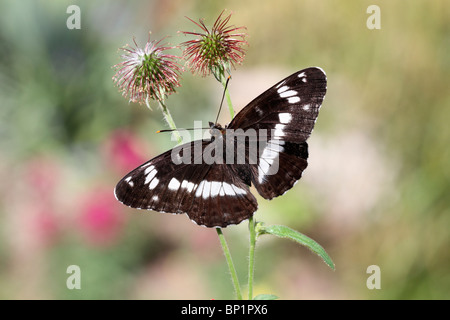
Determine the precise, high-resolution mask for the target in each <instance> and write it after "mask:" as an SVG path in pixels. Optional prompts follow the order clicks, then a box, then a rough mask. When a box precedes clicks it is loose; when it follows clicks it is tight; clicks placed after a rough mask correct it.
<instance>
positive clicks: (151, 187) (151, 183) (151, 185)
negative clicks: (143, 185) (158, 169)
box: [148, 178, 159, 190]
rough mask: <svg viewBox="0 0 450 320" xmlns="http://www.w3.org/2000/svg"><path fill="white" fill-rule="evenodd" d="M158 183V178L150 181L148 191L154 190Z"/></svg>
mask: <svg viewBox="0 0 450 320" xmlns="http://www.w3.org/2000/svg"><path fill="white" fill-rule="evenodd" d="M158 183H159V179H158V178H154V179H153V180H152V182H150V184H149V186H148V188H149V189H150V190H153V189H155V188H156V186H157V185H158Z"/></svg>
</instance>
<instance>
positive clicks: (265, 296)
mask: <svg viewBox="0 0 450 320" xmlns="http://www.w3.org/2000/svg"><path fill="white" fill-rule="evenodd" d="M276 299H278V297H277V296H276V295H274V294H264V293H263V294H258V295H257V296H256V297H254V298H253V300H276Z"/></svg>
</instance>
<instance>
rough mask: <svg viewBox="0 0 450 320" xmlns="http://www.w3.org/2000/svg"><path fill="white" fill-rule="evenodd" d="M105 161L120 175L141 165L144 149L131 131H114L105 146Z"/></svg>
mask: <svg viewBox="0 0 450 320" xmlns="http://www.w3.org/2000/svg"><path fill="white" fill-rule="evenodd" d="M105 149H106V150H105V158H106V159H105V161H106V163H108V164H112V166H113V169H114V170H116V171H117V172H118V173H120V174H121V175H123V174H125V173H128V172H129V171H131V170H132V169H134V168H136V167H137V166H139V165H141V164H143V163H144V162H145V161H146V160H148V159H147V158H145V157H144V154H145V152H144V151H145V150H146V148H145V147H144V143H142V142H141V141H140V139H139V138H138V137H137V136H136V135H135V134H134V133H133V132H131V131H128V130H125V129H122V130H116V131H114V132H113V133H112V134H111V135H110V136H109V138H108V140H107V142H106V145H105Z"/></svg>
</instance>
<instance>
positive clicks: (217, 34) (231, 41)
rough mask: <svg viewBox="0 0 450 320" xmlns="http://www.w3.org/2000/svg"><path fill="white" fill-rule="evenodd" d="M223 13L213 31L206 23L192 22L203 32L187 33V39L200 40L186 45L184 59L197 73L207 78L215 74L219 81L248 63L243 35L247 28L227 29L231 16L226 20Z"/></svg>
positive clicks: (184, 44)
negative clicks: (194, 37)
mask: <svg viewBox="0 0 450 320" xmlns="http://www.w3.org/2000/svg"><path fill="white" fill-rule="evenodd" d="M223 12H224V11H222V12H221V13H220V15H219V17H218V18H217V20H216V22H214V25H213V26H212V28H211V30H209V29H208V28H207V27H206V25H205V23H204V22H203V20H202V19H200V20H199V22H198V23H197V22H195V21H194V20H192V19H190V18H188V19H189V20H191V21H192V22H193V23H195V24H196V25H197V26H198V27H200V28H201V29H202V30H203V32H187V31H183V33H184V34H185V35H188V34H190V35H195V36H197V38H196V39H194V40H190V41H186V42H183V43H182V44H181V46H183V47H185V48H184V50H183V57H184V58H185V59H186V61H187V65H188V67H189V68H190V69H191V71H192V72H193V73H200V74H201V75H203V76H207V75H209V74H210V73H211V72H212V73H213V74H214V75H215V76H216V78H217V79H218V80H219V78H220V76H221V75H222V76H224V74H225V71H227V72H228V74H230V70H231V68H235V67H236V64H240V63H241V62H242V61H243V60H244V56H245V50H244V49H243V46H244V45H247V44H248V43H247V41H245V37H246V36H247V34H246V33H244V32H240V31H241V30H242V29H246V28H245V27H235V26H233V25H231V26H227V24H228V22H229V20H230V18H231V14H230V15H229V16H227V17H225V18H222V15H223Z"/></svg>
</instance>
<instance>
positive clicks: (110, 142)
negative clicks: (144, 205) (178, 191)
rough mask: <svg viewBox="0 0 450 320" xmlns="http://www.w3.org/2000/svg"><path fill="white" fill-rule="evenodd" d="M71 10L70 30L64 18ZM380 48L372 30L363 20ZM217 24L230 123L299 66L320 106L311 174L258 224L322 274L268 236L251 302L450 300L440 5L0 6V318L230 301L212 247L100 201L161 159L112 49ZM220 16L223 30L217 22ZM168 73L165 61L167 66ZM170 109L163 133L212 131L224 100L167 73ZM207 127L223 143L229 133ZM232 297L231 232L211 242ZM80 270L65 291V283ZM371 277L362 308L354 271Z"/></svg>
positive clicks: (151, 216) (445, 8) (199, 234)
mask: <svg viewBox="0 0 450 320" xmlns="http://www.w3.org/2000/svg"><path fill="white" fill-rule="evenodd" d="M71 4H76V5H78V6H79V7H80V9H81V29H80V30H69V29H68V28H67V27H66V20H67V19H68V18H69V16H70V14H68V13H66V10H67V7H68V6H69V5H71ZM372 4H376V5H378V6H379V7H380V9H381V29H380V30H369V29H368V28H367V26H366V21H367V19H368V18H369V16H370V14H368V13H366V10H367V7H368V6H369V5H372ZM223 9H228V10H231V11H232V12H233V16H232V18H231V23H232V24H234V25H236V26H246V27H247V33H248V35H249V36H248V38H247V40H248V42H249V46H248V48H247V50H248V51H247V56H246V59H245V61H244V63H243V64H242V65H241V66H239V67H238V68H237V70H235V71H234V73H233V80H232V81H231V84H230V90H231V96H232V99H233V102H234V104H235V107H236V109H240V108H242V107H243V106H244V105H245V104H246V103H248V102H249V101H250V100H252V99H253V98H254V97H256V95H257V94H259V93H261V92H262V91H263V90H265V89H267V88H268V87H270V86H271V85H273V84H274V83H276V82H277V81H279V80H280V79H282V78H283V77H285V76H287V75H289V74H291V73H293V72H295V71H297V70H300V69H302V68H305V67H308V66H320V67H322V68H323V69H324V70H325V71H326V72H327V77H328V93H327V96H326V98H325V102H324V105H323V108H322V109H321V114H320V116H319V119H318V121H317V124H316V128H315V130H314V132H313V134H312V136H311V138H310V140H309V145H310V160H309V167H308V169H307V170H306V171H305V173H304V177H303V178H302V180H301V182H300V183H298V184H297V185H296V186H295V188H293V189H292V190H291V191H289V192H288V193H286V194H285V195H284V196H283V197H280V198H277V199H274V200H272V201H270V202H269V201H266V200H263V199H262V198H260V197H258V202H259V210H258V211H257V212H256V215H255V217H256V219H257V220H260V221H264V222H265V223H266V224H284V225H287V226H289V227H291V228H293V229H296V230H298V231H300V232H302V233H304V234H306V235H308V236H310V237H312V238H313V239H315V240H316V241H318V242H319V243H320V244H321V245H322V246H323V247H324V248H325V249H326V250H327V252H328V253H329V254H330V256H331V257H332V258H333V260H334V262H335V264H336V271H332V270H330V269H329V268H328V267H327V266H326V265H325V264H324V263H323V262H322V261H321V260H320V258H318V257H317V256H316V255H314V254H312V253H311V252H309V251H308V250H307V249H305V248H303V247H299V246H297V245H296V244H294V243H292V242H290V241H288V240H284V239H277V238H273V237H269V236H264V237H262V238H260V241H259V242H258V245H257V251H256V270H255V288H254V293H255V294H259V293H272V294H275V295H277V296H279V297H280V298H282V299H449V298H450V273H449V267H450V255H449V252H450V251H449V226H450V215H449V214H450V200H449V199H450V198H449V190H450V188H449V187H450V165H449V164H450V163H449V159H450V151H449V150H450V148H449V142H450V128H449V119H450V93H449V92H450V91H449V79H450V59H449V57H450V55H449V53H450V23H449V21H450V20H449V19H450V3H449V2H448V1H446V0H442V1H433V3H432V4H431V2H429V1H425V0H423V1H408V2H406V1H392V0H390V1H387V0H386V1H379V0H378V1H358V2H354V1H353V2H350V1H347V2H342V1H340V2H338V1H332V0H326V1H313V0H307V1H306V0H301V1H292V0H291V1H288V0H279V1H277V2H274V1H256V0H250V1H237V0H234V1H221V2H218V1H215V2H212V1H200V0H197V1H181V0H177V1H173V0H171V1H168V0H164V1H114V2H112V1H95V2H94V1H76V2H73V3H72V2H71V1H31V0H30V1H12V0H4V1H1V2H0V11H1V12H2V14H1V19H0V104H1V107H0V145H1V152H0V175H1V181H2V182H1V184H0V298H2V299H232V298H234V294H233V287H232V284H231V281H230V277H229V275H228V271H227V267H226V263H225V260H224V257H223V254H222V251H221V248H220V245H219V241H218V239H217V235H216V232H215V230H214V229H207V228H203V227H198V226H197V225H195V224H194V223H192V222H191V221H189V219H188V218H187V217H186V216H185V215H182V216H175V215H170V214H159V213H153V212H142V211H137V210H132V209H128V208H126V207H125V206H123V205H121V204H120V203H118V202H117V201H116V200H115V198H114V195H113V188H114V186H115V184H116V183H117V181H118V180H119V179H120V178H122V176H123V175H124V174H125V173H127V172H128V171H129V170H131V169H133V168H134V167H136V166H137V165H139V164H141V163H142V162H144V161H146V160H148V159H150V158H152V157H154V156H155V155H157V154H159V153H160V152H162V151H165V150H167V149H169V148H171V147H173V146H174V142H173V141H171V139H170V138H171V137H170V135H169V134H160V135H157V134H155V131H156V130H159V129H164V128H166V124H165V123H164V122H163V120H162V114H161V112H160V111H159V110H158V109H157V107H156V105H155V108H154V110H153V111H149V110H148V109H147V108H146V107H145V106H140V105H136V104H130V103H128V102H127V100H126V99H124V98H123V97H122V96H121V94H120V93H119V92H118V91H117V88H116V87H115V86H114V84H113V82H112V80H111V78H112V76H113V75H114V70H113V69H112V68H111V66H113V65H114V64H117V63H119V62H120V58H119V55H120V53H119V52H118V48H119V47H122V46H124V45H125V44H127V43H132V39H133V37H136V41H137V43H138V44H139V45H141V46H143V45H144V44H145V42H146V41H147V39H148V32H149V31H152V35H151V38H152V39H161V38H163V37H165V36H167V35H170V36H171V37H169V38H167V39H166V42H168V43H170V44H173V45H177V44H179V43H180V42H182V41H186V40H188V39H189V38H187V37H185V36H183V35H181V34H180V33H177V31H194V30H198V28H197V29H196V27H195V25H194V24H193V23H192V22H190V21H189V20H188V19H186V18H185V16H188V17H190V18H192V19H194V20H198V19H199V18H204V19H205V22H206V24H207V25H212V23H213V22H214V21H215V19H216V17H217V16H218V14H219V13H220V12H221V11H222V10H223ZM227 12H230V11H227ZM174 53H175V54H180V52H174ZM182 78H183V79H182V83H181V84H182V87H180V88H179V90H178V92H177V93H176V94H174V95H172V96H170V98H169V99H168V101H167V104H168V106H169V108H170V109H171V112H172V115H173V117H174V119H175V121H176V123H177V125H178V126H179V127H192V126H193V121H194V120H203V121H205V123H206V121H212V120H213V119H214V117H215V113H216V112H217V109H218V105H219V101H220V95H221V86H220V85H219V83H218V82H216V81H215V80H214V79H213V78H212V77H208V78H202V77H199V76H193V75H192V74H191V73H190V72H189V71H186V72H185V73H183V76H182ZM229 121H230V119H229V115H228V114H227V112H223V113H222V115H221V121H220V122H221V123H222V124H225V123H227V122H229ZM224 232H225V235H226V237H227V240H228V244H229V247H230V250H231V253H232V255H233V257H234V262H235V264H236V268H237V271H238V274H239V276H240V281H241V284H242V286H243V289H244V291H245V284H246V282H247V279H246V271H247V270H246V268H247V250H248V232H247V223H245V222H244V223H241V224H240V225H238V226H232V227H229V228H227V229H225V230H224ZM70 265H78V266H79V267H80V269H81V290H69V289H68V288H67V286H66V280H67V278H68V277H69V276H70V275H69V274H67V272H66V271H67V268H68V266H70ZM370 265H378V266H379V267H380V270H381V289H379V290H376V289H374V290H369V289H368V288H367V286H366V280H367V278H368V277H369V276H370V274H368V273H367V272H366V270H367V268H368V266H370Z"/></svg>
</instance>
